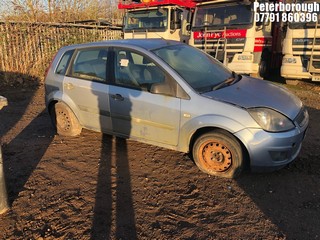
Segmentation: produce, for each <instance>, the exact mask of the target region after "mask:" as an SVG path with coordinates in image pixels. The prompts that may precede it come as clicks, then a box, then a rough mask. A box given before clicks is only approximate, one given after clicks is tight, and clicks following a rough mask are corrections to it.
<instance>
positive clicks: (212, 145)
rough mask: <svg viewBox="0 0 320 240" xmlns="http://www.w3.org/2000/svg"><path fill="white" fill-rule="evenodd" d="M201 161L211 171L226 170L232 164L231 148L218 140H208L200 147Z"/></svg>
mask: <svg viewBox="0 0 320 240" xmlns="http://www.w3.org/2000/svg"><path fill="white" fill-rule="evenodd" d="M199 150H200V151H199V153H198V156H199V158H198V159H199V160H200V163H201V164H202V165H203V166H204V167H205V169H207V170H209V171H215V172H224V171H227V170H228V169H229V168H230V167H231V165H232V154H231V151H230V150H229V148H228V147H227V146H226V145H225V144H223V143H222V142H218V141H212V140H210V141H206V142H204V143H203V144H202V145H201V146H200V149H199Z"/></svg>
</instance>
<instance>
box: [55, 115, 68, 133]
mask: <svg viewBox="0 0 320 240" xmlns="http://www.w3.org/2000/svg"><path fill="white" fill-rule="evenodd" d="M57 126H59V127H60V128H61V129H64V130H65V131H67V130H69V129H70V126H71V123H70V118H69V116H68V113H66V112H64V111H58V112H57Z"/></svg>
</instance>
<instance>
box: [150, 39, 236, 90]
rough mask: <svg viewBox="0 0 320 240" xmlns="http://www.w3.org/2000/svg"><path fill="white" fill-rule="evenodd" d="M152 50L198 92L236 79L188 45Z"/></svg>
mask: <svg viewBox="0 0 320 240" xmlns="http://www.w3.org/2000/svg"><path fill="white" fill-rule="evenodd" d="M153 52H154V53H155V54H156V55H157V56H159V57H160V58H161V59H162V60H164V61H165V62H166V63H167V64H168V65H170V66H171V67H172V68H173V69H174V70H175V71H176V72H177V73H178V74H179V75H180V76H181V77H182V78H183V79H184V80H185V81H186V82H187V83H188V84H189V85H190V86H191V87H192V88H193V89H194V90H196V91H197V92H199V93H203V92H209V91H212V90H216V89H218V88H221V87H224V86H227V85H230V84H232V82H235V80H237V79H238V76H236V75H235V74H234V73H232V72H231V71H230V70H229V69H227V68H226V67H224V66H223V65H222V64H221V63H220V62H219V61H217V60H215V59H214V58H213V57H211V56H210V55H208V54H206V53H204V52H202V51H200V50H198V49H196V48H194V47H191V46H188V45H184V44H181V45H173V46H172V45H171V46H166V47H163V48H159V49H156V50H153Z"/></svg>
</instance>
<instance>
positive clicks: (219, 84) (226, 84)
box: [212, 72, 236, 91]
mask: <svg viewBox="0 0 320 240" xmlns="http://www.w3.org/2000/svg"><path fill="white" fill-rule="evenodd" d="M235 81H236V73H235V72H232V75H231V77H229V78H227V79H226V80H224V81H222V82H221V83H218V84H217V85H215V86H214V87H213V88H212V91H214V90H218V89H220V88H222V87H224V86H229V85H231V84H232V83H233V82H235Z"/></svg>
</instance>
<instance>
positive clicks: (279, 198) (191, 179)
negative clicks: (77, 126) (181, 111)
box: [0, 83, 320, 240]
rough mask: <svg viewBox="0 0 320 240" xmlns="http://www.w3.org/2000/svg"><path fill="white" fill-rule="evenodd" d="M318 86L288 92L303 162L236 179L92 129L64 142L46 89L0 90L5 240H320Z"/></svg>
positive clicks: (0, 233) (0, 232)
mask: <svg viewBox="0 0 320 240" xmlns="http://www.w3.org/2000/svg"><path fill="white" fill-rule="evenodd" d="M319 86H320V85H319V84H318V85H317V84H309V83H303V84H299V85H297V86H295V87H294V88H292V87H290V90H291V91H293V92H294V93H296V94H297V95H298V96H299V97H300V98H301V99H302V100H303V102H304V103H305V104H306V106H307V107H308V110H309V113H310V127H309V131H308V134H307V137H306V139H305V142H304V145H303V148H302V151H301V154H300V156H299V157H298V159H297V160H296V161H295V162H293V163H292V164H290V165H289V166H288V167H286V168H284V169H282V170H280V171H277V172H273V173H250V172H247V173H244V174H243V175H242V176H240V178H238V179H236V180H230V179H223V178H217V177H213V176H208V175H206V174H204V173H202V172H201V171H200V170H198V168H197V167H196V166H195V165H194V163H193V162H192V161H191V160H190V158H189V157H188V156H187V155H186V154H183V153H179V152H174V151H169V150H166V149H162V148H159V147H153V146H150V145H146V144H142V143H137V142H134V141H130V140H123V139H119V138H114V137H111V136H108V135H103V134H100V133H96V132H91V131H87V130H84V131H83V133H82V135H81V136H79V137H73V138H70V137H61V136H56V135H55V133H54V130H53V128H52V127H51V123H50V120H49V116H48V114H47V113H46V111H45V109H44V89H43V86H41V85H40V86H29V85H28V86H23V85H17V86H11V87H4V86H1V88H0V95H4V96H6V97H7V98H8V100H9V106H8V107H6V108H4V109H3V110H1V111H0V136H1V142H2V149H3V158H4V159H3V161H4V170H5V175H6V184H7V189H8V198H9V203H10V207H11V208H10V210H9V211H8V212H7V213H5V214H3V215H1V216H0V237H1V238H2V239H98V240H99V239H320V159H319V158H320V141H319V140H320V124H319V123H320V87H319Z"/></svg>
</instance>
